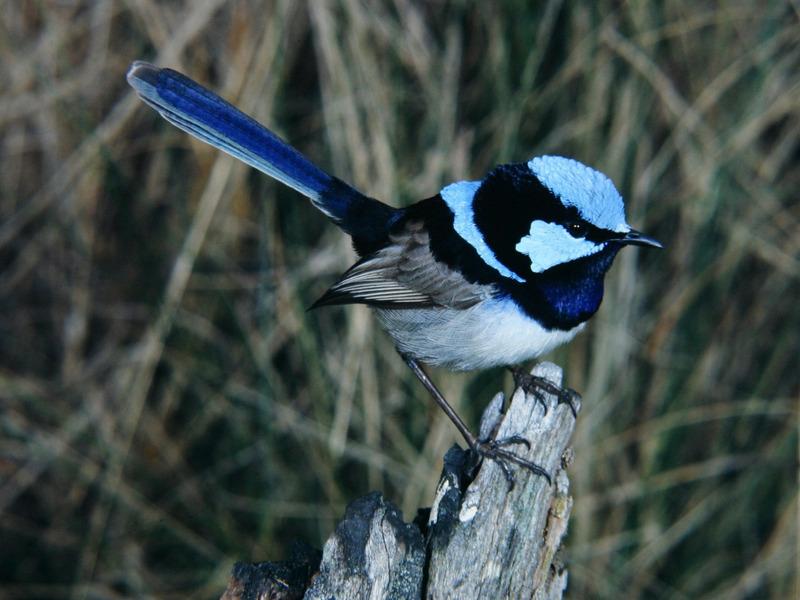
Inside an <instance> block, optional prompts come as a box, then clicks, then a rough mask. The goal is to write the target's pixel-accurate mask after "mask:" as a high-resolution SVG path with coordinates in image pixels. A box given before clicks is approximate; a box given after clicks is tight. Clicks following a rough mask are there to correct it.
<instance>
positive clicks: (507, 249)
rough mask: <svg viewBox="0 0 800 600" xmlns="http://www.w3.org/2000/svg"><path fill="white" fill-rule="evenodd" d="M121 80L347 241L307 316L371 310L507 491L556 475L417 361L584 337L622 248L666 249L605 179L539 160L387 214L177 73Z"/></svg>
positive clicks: (452, 362) (445, 362) (515, 361)
mask: <svg viewBox="0 0 800 600" xmlns="http://www.w3.org/2000/svg"><path fill="white" fill-rule="evenodd" d="M127 81H128V83H129V84H130V85H131V86H132V87H133V89H134V90H135V91H136V93H137V94H138V95H139V97H140V98H141V99H142V100H143V101H144V102H145V103H146V104H148V105H149V106H151V107H152V108H154V109H155V110H156V111H157V112H158V113H159V114H160V115H161V116H162V117H163V118H164V119H166V120H167V121H168V122H170V123H172V124H173V125H175V126H177V127H178V128H180V129H182V130H183V131H185V132H187V133H189V134H191V135H192V136H194V137H196V138H198V139H200V140H202V141H204V142H206V143H208V144H210V145H212V146H214V147H216V148H218V149H220V150H222V151H223V152H226V153H228V154H230V155H232V156H234V157H235V158H237V159H239V160H241V161H243V162H244V163H246V164H248V165H250V166H251V167H254V168H255V169H257V170H259V171H261V172H263V173H265V174H267V175H269V176H271V177H273V178H275V179H276V180H278V181H280V182H282V183H283V184H285V185H287V186H289V187H290V188H293V189H294V190H296V191H297V192H299V193H300V194H302V195H304V196H306V197H307V198H308V199H310V200H311V203H312V204H313V205H314V206H315V207H316V208H318V209H319V210H320V211H322V213H324V214H325V215H326V216H327V217H328V218H329V219H330V220H331V221H333V223H334V224H336V225H337V226H338V227H339V228H340V229H342V230H343V231H344V232H345V233H346V234H348V235H349V236H350V237H351V239H352V244H353V248H354V250H355V252H356V254H357V255H358V257H359V258H358V261H357V262H356V263H355V264H353V265H352V266H351V267H350V268H349V269H348V270H346V271H345V272H344V274H343V275H342V276H341V277H340V278H339V279H338V281H336V282H335V283H334V284H333V285H332V286H331V287H330V288H329V289H328V290H327V291H326V292H325V293H324V294H323V295H322V297H320V298H319V300H317V301H316V302H315V303H314V304H313V305H312V308H319V307H322V306H328V305H339V304H365V305H368V306H369V307H371V308H372V309H373V311H374V313H375V315H376V317H377V320H378V321H379V323H380V324H381V325H382V327H383V328H384V329H385V330H386V332H388V334H389V336H390V337H391V338H392V340H393V341H394V344H395V347H396V349H397V352H398V353H399V355H400V356H401V357H402V359H403V360H404V361H405V363H406V364H407V365H408V366H409V367H410V368H411V370H412V371H413V373H414V374H415V375H416V377H417V378H418V379H419V380H420V382H421V383H422V384H423V385H424V387H425V388H426V389H427V391H428V392H429V393H430V394H431V396H432V397H433V399H434V400H435V401H436V403H437V404H438V405H439V406H440V407H441V408H442V409H443V410H444V412H445V413H446V414H447V416H448V417H449V418H450V419H451V420H452V422H453V424H454V425H455V427H456V428H457V429H458V431H459V432H460V433H461V435H462V436H463V437H464V439H465V441H466V443H467V445H468V446H469V449H470V450H472V451H473V452H474V454H475V456H477V457H478V460H479V461H480V460H482V459H490V460H492V461H494V462H496V463H497V464H498V465H499V466H500V467H501V468H502V470H503V473H504V474H505V476H506V478H507V479H508V480H509V483H510V484H512V485H513V481H514V478H513V474H512V473H511V468H510V466H509V465H510V464H516V465H517V466H520V467H523V468H526V469H528V470H530V471H532V472H534V473H536V474H538V475H541V476H543V477H545V478H546V479H547V480H548V481H549V480H550V476H549V474H548V473H547V471H546V470H545V469H544V468H542V467H540V466H539V465H536V464H535V463H533V462H531V461H528V460H527V459H525V458H523V457H521V456H519V454H517V453H515V452H513V451H512V450H511V447H512V446H514V445H517V444H521V445H527V446H529V441H528V440H526V439H525V438H523V437H521V436H511V437H509V438H505V439H500V440H492V439H479V438H478V437H477V436H476V435H474V434H473V433H472V432H471V431H470V429H469V427H468V426H467V425H466V423H465V422H464V421H463V420H462V419H461V417H460V416H459V415H458V414H457V412H456V411H455V410H454V409H453V408H452V406H451V405H450V404H449V403H448V401H447V400H446V399H445V398H444V396H443V395H442V393H441V392H440V391H439V389H438V388H437V387H436V385H435V384H434V383H433V381H432V380H431V379H430V377H429V376H428V374H427V373H426V372H425V370H424V369H423V365H426V366H432V367H443V368H446V369H450V370H454V371H473V370H480V369H488V368H491V367H498V366H503V367H507V368H511V369H512V371H513V372H514V373H515V377H517V376H520V374H521V373H522V371H521V369H519V368H518V365H520V364H521V363H523V362H525V361H527V360H531V359H535V358H537V357H539V356H541V355H542V354H545V353H547V352H549V351H550V350H552V349H554V348H556V347H557V346H560V345H562V344H565V343H567V342H569V341H570V340H572V339H573V338H574V337H575V335H576V334H577V333H578V332H580V331H581V330H582V329H583V328H584V326H585V325H586V322H587V321H588V320H589V318H590V317H592V315H594V314H595V312H596V311H597V310H598V308H599V307H600V303H601V301H602V299H603V284H604V279H605V275H606V273H607V271H608V270H609V268H610V267H611V264H612V262H613V261H614V258H615V257H616V255H617V253H618V252H619V251H620V250H621V249H622V248H623V247H625V246H630V245H634V246H649V247H654V248H661V247H663V246H662V245H661V243H659V242H658V241H657V240H656V239H654V238H652V237H648V236H646V235H644V234H642V233H640V232H639V231H637V230H635V229H633V228H632V227H631V226H630V225H628V223H627V221H626V218H625V210H624V202H623V199H622V196H621V195H620V193H619V191H618V190H617V188H616V187H615V186H614V184H613V182H612V181H611V180H610V179H609V178H608V177H607V176H606V175H604V174H603V173H601V172H599V171H597V170H595V169H593V168H591V167H588V166H586V165H584V164H583V163H581V162H578V161H577V160H574V159H572V158H566V157H563V156H555V155H542V156H536V157H534V158H532V159H530V160H528V161H527V162H519V163H510V164H502V165H499V166H497V167H495V168H493V169H492V170H491V171H489V173H488V174H487V175H486V176H485V177H484V178H483V179H481V180H475V181H458V182H455V183H451V184H449V185H446V186H445V187H443V188H442V189H441V190H440V191H439V192H438V193H436V194H435V195H433V196H431V197H429V198H426V199H423V200H420V201H419V202H416V203H414V204H411V205H409V206H406V207H402V208H395V207H392V206H390V205H388V204H385V203H383V202H381V201H379V200H376V199H374V198H371V197H369V196H367V195H365V194H363V193H362V192H360V191H358V190H356V189H355V188H353V187H352V186H350V185H349V184H347V183H345V182H344V181H342V180H340V179H338V178H337V177H334V176H332V175H329V174H328V173H326V172H325V171H323V170H322V169H321V168H319V167H318V166H316V165H315V164H313V163H312V162H311V161H310V160H309V159H308V158H306V157H305V156H303V155H302V154H301V153H300V152H299V151H297V150H296V149H295V148H294V147H292V146H290V145H289V144H288V143H287V142H285V141H283V140H282V139H280V138H279V137H278V136H277V135H276V134H274V133H273V132H272V131H270V130H269V129H267V128H266V127H264V126H263V125H261V124H260V123H258V122H257V121H256V120H254V119H253V118H251V117H250V116H248V115H246V114H244V113H243V112H241V111H240V110H239V109H237V108H236V107H234V106H233V105H232V104H230V103H228V102H227V101H226V100H224V99H222V98H220V97H219V96H218V95H217V94H215V93H214V92H212V91H210V90H209V89H207V88H206V87H204V86H202V85H201V84H199V83H197V82H195V81H193V80H192V79H190V78H189V77H187V76H185V75H183V74H181V73H179V72H177V71H174V70H172V69H168V68H159V67H156V66H154V65H152V64H150V63H147V62H144V61H135V62H133V63H132V64H131V66H130V68H129V70H128V72H127ZM525 384H526V386H528V387H530V388H531V389H536V388H537V387H538V388H541V389H545V390H547V391H555V392H556V393H557V394H558V398H559V401H560V402H562V401H563V402H566V403H568V404H570V408H572V409H573V413H574V412H575V411H574V407H573V406H572V404H571V401H570V396H569V394H568V393H565V392H566V391H565V390H562V389H561V388H558V387H556V386H553V384H549V383H548V382H546V381H545V380H537V379H536V378H534V377H533V376H532V375H528V379H527V380H525ZM554 387H555V390H553V389H552V388H554ZM539 398H540V401H541V397H539Z"/></svg>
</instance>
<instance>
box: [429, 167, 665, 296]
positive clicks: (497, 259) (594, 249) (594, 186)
mask: <svg viewBox="0 0 800 600" xmlns="http://www.w3.org/2000/svg"><path fill="white" fill-rule="evenodd" d="M441 195H442V198H443V199H444V200H445V202H447V204H448V205H449V206H450V208H451V210H452V211H453V214H454V227H455V229H456V231H457V232H458V233H459V235H460V236H461V237H462V238H464V239H465V240H466V241H467V242H469V243H470V244H471V245H472V246H473V247H474V248H475V249H476V250H477V251H478V254H479V255H480V256H481V258H483V260H484V261H485V262H486V263H487V264H488V265H489V266H490V267H492V268H494V269H495V270H496V271H498V273H500V275H502V276H504V277H508V278H511V279H514V280H516V281H519V282H523V281H526V280H528V279H529V278H530V277H531V274H536V273H545V272H547V271H548V270H550V269H553V268H556V267H560V266H562V265H566V264H569V263H572V262H574V261H578V260H582V259H586V258H588V257H591V256H593V255H597V256H598V258H599V257H601V256H602V257H604V260H603V261H602V262H603V264H604V265H606V268H607V265H610V262H611V261H610V259H609V258H608V257H609V254H610V255H611V258H613V255H614V254H616V251H617V250H618V249H619V248H621V247H622V246H624V245H628V244H635V245H640V246H653V247H657V248H660V247H661V244H660V243H659V242H657V241H656V240H654V239H653V238H650V237H647V236H644V235H642V234H641V233H639V232H638V231H636V230H634V229H632V228H631V226H630V225H628V223H627V222H626V220H625V210H624V204H623V201H622V196H620V194H619V192H618V191H617V189H616V188H615V187H614V184H613V183H612V182H611V180H610V179H609V178H608V177H606V176H605V175H603V174H602V173H600V172H599V171H596V170H594V169H592V168H590V167H587V166H586V165H584V164H582V163H580V162H578V161H576V160H572V159H569V158H563V157H560V156H538V157H536V158H533V159H531V160H530V161H528V162H527V163H517V164H509V165H501V166H499V167H496V168H495V169H494V170H492V171H491V172H490V173H489V174H488V175H487V176H486V178H484V180H483V181H480V182H471V181H465V182H459V183H455V184H452V185H449V186H447V187H445V188H444V189H443V190H442V192H441Z"/></svg>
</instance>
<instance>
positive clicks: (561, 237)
mask: <svg viewBox="0 0 800 600" xmlns="http://www.w3.org/2000/svg"><path fill="white" fill-rule="evenodd" d="M514 249H515V250H516V251H517V252H519V253H521V254H525V255H527V256H528V257H529V258H530V259H531V271H533V272H534V273H542V272H544V271H546V270H547V269H549V268H551V267H555V266H557V265H560V264H563V263H566V262H569V261H572V260H576V259H578V258H583V257H584V256H589V255H590V254H594V253H595V252H599V251H600V250H602V249H603V244H595V243H594V242H590V241H589V240H585V239H582V238H575V237H572V236H571V235H570V234H569V233H567V230H566V229H564V228H563V227H562V226H561V225H557V224H555V223H547V222H546V221H534V222H533V223H531V232H530V233H529V234H528V235H526V236H525V237H523V238H522V239H521V240H520V241H519V243H517V245H516V246H515V247H514Z"/></svg>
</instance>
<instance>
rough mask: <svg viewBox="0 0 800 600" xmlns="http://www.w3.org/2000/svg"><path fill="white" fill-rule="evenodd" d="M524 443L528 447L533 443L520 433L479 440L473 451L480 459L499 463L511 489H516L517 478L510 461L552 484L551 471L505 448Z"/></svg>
mask: <svg viewBox="0 0 800 600" xmlns="http://www.w3.org/2000/svg"><path fill="white" fill-rule="evenodd" d="M514 445H523V446H525V447H527V448H530V447H531V443H530V442H529V441H528V440H526V439H525V438H524V437H522V436H520V435H512V436H509V437H507V438H502V439H499V440H478V441H476V442H475V444H474V445H473V447H472V451H473V452H474V453H475V454H476V455H477V456H478V457H479V459H480V460H483V459H487V458H488V459H489V460H492V461H494V462H495V463H497V465H498V466H499V467H500V470H501V471H502V472H503V476H504V477H505V478H506V481H507V482H508V489H509V491H510V490H512V489H514V485H515V484H516V478H515V477H514V473H513V472H512V470H511V467H510V465H509V463H513V464H515V465H518V466H520V467H523V468H525V469H528V470H529V471H531V472H532V473H533V474H535V475H540V476H541V477H544V478H545V479H546V480H547V483H548V484H552V479H551V478H550V473H548V472H547V471H546V470H544V469H543V468H542V467H540V466H539V465H537V464H535V463H532V462H531V461H529V460H527V459H525V458H522V457H521V456H517V455H516V454H514V453H513V452H509V451H508V450H506V449H505V447H506V446H514Z"/></svg>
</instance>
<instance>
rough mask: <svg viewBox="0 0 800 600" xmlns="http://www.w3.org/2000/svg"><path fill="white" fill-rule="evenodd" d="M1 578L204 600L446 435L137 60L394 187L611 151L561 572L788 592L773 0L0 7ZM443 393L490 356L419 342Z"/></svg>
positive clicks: (384, 190)
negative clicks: (623, 242) (615, 218)
mask: <svg viewBox="0 0 800 600" xmlns="http://www.w3.org/2000/svg"><path fill="white" fill-rule="evenodd" d="M0 52H2V60H1V61H0V81H2V84H0V220H1V222H0V265H1V269H2V270H1V271H0V315H1V316H0V402H1V403H2V413H0V538H2V540H3V541H2V544H0V596H1V597H4V598H23V597H25V598H32V597H39V598H65V597H70V598H85V597H90V598H113V597H161V598H167V597H186V596H192V597H203V598H205V597H208V598H211V597H215V596H216V595H218V594H219V593H220V591H221V590H222V588H223V587H224V585H225V582H226V579H227V574H228V570H229V568H230V566H231V564H232V562H233V561H234V560H236V559H252V560H258V559H261V560H263V559H266V558H268V557H269V558H280V557H281V555H282V553H283V552H284V551H285V550H286V548H287V546H288V543H289V541H290V540H291V539H293V538H297V537H299V538H303V539H305V540H307V541H309V542H311V543H313V544H316V545H320V544H321V542H322V541H323V540H324V538H325V537H326V535H327V534H328V533H329V532H330V530H331V528H332V526H333V524H334V522H335V520H336V518H337V516H339V515H340V514H341V513H342V510H343V508H344V506H345V504H346V503H347V502H348V501H349V500H351V499H353V498H355V497H357V496H359V495H362V494H364V493H366V492H367V491H369V490H371V489H380V490H382V491H384V492H385V493H386V494H387V496H388V497H389V498H391V499H392V500H394V501H396V502H397V503H398V504H400V505H401V506H402V508H403V509H404V510H405V514H406V517H407V518H410V517H412V516H413V514H414V511H415V509H416V508H417V507H418V506H423V505H426V504H427V503H429V502H430V499H431V494H432V489H433V486H434V483H435V480H436V478H437V475H438V471H439V468H440V463H439V460H440V457H441V455H442V454H443V452H444V451H445V450H446V449H447V447H448V446H449V445H450V444H452V443H453V442H454V441H458V440H457V436H456V432H455V430H454V429H453V428H452V427H451V426H450V425H449V423H448V422H447V421H446V419H445V417H444V416H443V415H442V414H440V412H439V411H438V410H437V409H436V408H435V407H434V406H433V404H432V402H430V401H429V400H428V398H427V397H426V395H425V393H424V390H423V389H422V388H421V386H419V385H418V384H417V383H416V382H415V381H414V380H413V378H412V376H411V375H410V373H408V372H407V370H406V369H405V367H404V365H403V364H402V362H401V361H400V360H399V359H398V358H397V357H396V356H395V355H394V354H393V351H392V347H391V344H390V342H389V341H388V339H387V337H386V336H385V335H384V334H383V333H382V332H380V331H378V330H377V328H376V326H375V324H374V322H373V320H372V318H371V316H370V315H369V313H368V311H366V310H365V309H363V308H362V307H348V308H334V309H327V310H320V311H315V312H306V310H305V309H306V307H307V306H309V305H310V304H311V302H312V301H313V300H314V299H315V298H316V297H317V296H318V295H319V294H321V293H322V292H323V291H324V289H325V288H326V286H327V285H329V284H330V283H332V282H333V281H334V279H335V277H336V275H337V274H338V273H339V272H341V271H342V270H343V269H344V268H346V267H347V266H348V265H349V263H350V261H351V260H352V259H353V253H352V251H351V250H350V248H349V246H348V242H347V240H346V239H345V237H344V236H343V235H342V234H341V233H339V232H338V231H337V230H336V228H335V227H332V226H331V225H330V224H329V223H327V222H326V221H325V219H324V217H323V216H322V215H321V214H319V213H318V212H316V211H315V210H314V209H313V208H312V207H311V205H310V204H309V203H308V202H306V201H305V200H303V199H302V198H300V197H298V195H297V194H295V193H292V192H290V191H287V190H285V189H282V188H280V187H279V186H277V185H275V184H274V183H273V182H271V181H269V180H268V179H267V178H266V177H263V176H260V175H258V174H255V173H253V172H252V171H250V170H248V169H247V168H245V167H243V166H242V165H240V164H237V163H235V162H234V161H232V160H230V159H228V158H226V157H224V156H222V155H220V154H219V153H218V152H215V151H213V150H212V149H209V148H208V147H206V146H203V145H201V144H199V143H195V142H193V141H192V140H190V139H189V138H188V137H187V136H186V135H184V134H183V133H181V132H179V131H177V130H176V129H174V128H172V127H171V126H169V125H167V124H166V123H164V122H162V121H161V120H159V119H157V118H156V117H155V115H154V114H153V113H152V111H150V110H149V109H146V108H145V107H143V105H142V104H141V103H140V102H139V101H138V100H137V99H135V98H134V95H133V93H132V92H131V90H130V89H129V88H128V87H127V85H126V84H125V81H124V73H125V70H126V68H127V66H128V64H129V63H130V62H131V61H132V60H133V59H137V58H142V59H147V60H150V61H152V62H156V63H157V64H159V65H162V66H167V65H169V66H172V67H174V68H178V69H180V70H183V71H184V72H186V73H188V74H189V75H190V76H192V77H194V78H196V79H198V80H200V81H202V82H204V83H206V84H207V85H209V86H210V87H212V88H213V89H215V90H218V91H219V92H220V93H221V94H222V95H223V96H225V97H227V98H229V99H231V100H232V101H234V103H235V104H237V105H239V106H241V107H242V108H243V109H244V110H246V111H248V112H250V113H252V114H254V115H255V116H256V117H257V118H259V119H260V120H261V121H263V122H265V123H267V124H269V125H270V126H271V127H272V128H274V129H275V130H276V131H277V132H279V133H280V134H281V135H282V136H284V137H285V138H287V139H289V140H291V141H292V143H294V144H296V145H297V146H298V147H299V148H300V149H301V150H302V151H303V152H305V153H307V154H308V155H309V156H311V157H312V158H313V159H314V160H315V161H317V162H319V163H320V164H321V165H323V166H324V167H326V168H327V169H329V170H330V171H331V172H333V173H335V174H337V175H339V176H340V177H342V178H344V179H346V180H349V181H351V182H353V183H354V184H356V185H357V186H358V187H360V188H361V189H363V190H365V191H366V192H368V193H369V194H371V195H374V196H376V197H379V198H383V199H386V200H388V201H389V202H392V203H395V204H397V205H400V204H404V203H409V202H411V201H413V200H415V199H419V198H422V197H427V196H429V195H431V194H433V193H435V192H436V191H438V189H440V187H441V186H442V185H443V184H445V183H447V182H450V181H453V180H457V179H463V178H477V177H480V176H481V175H482V174H483V173H485V172H486V171H487V170H488V169H489V168H490V167H491V166H493V165H494V164H497V163H499V162H503V161H512V160H513V161H520V160H526V159H527V158H529V157H530V156H532V155H535V154H540V153H561V154H567V155H572V156H575V157H576V158H579V159H580V160H583V161H584V162H587V163H589V164H592V165H595V166H597V167H598V168H600V169H601V170H603V171H605V172H606V173H608V174H609V175H610V176H611V177H612V178H613V179H614V180H615V181H616V182H617V183H618V184H619V187H620V189H621V190H622V192H623V195H624V196H625V197H626V198H627V207H628V208H627V210H628V215H629V221H630V222H631V223H633V224H634V225H635V226H637V227H638V228H640V229H642V230H644V231H646V232H648V233H651V234H653V235H655V236H657V237H658V238H659V239H661V240H663V241H664V242H665V243H666V246H667V249H666V250H665V251H663V252H660V253H659V252H640V251H637V250H626V251H625V252H623V253H622V255H621V256H620V257H619V259H618V260H617V262H616V264H615V266H614V268H613V270H612V272H611V273H610V276H609V278H608V283H607V292H606V294H607V295H606V301H605V302H604V305H603V307H602V309H601V311H600V313H599V314H598V315H597V316H596V318H595V319H594V321H593V324H592V325H591V326H590V328H589V331H588V332H587V333H585V334H583V335H582V336H581V337H580V338H579V339H577V340H576V341H575V342H574V343H573V344H571V345H570V346H569V347H568V348H567V349H563V350H561V351H559V352H558V353H557V354H556V356H555V359H556V360H557V362H559V363H560V364H562V365H564V367H565V369H566V371H567V378H568V383H569V384H570V385H571V386H572V387H574V388H576V389H578V390H580V391H581V392H582V393H583V395H584V398H585V404H584V411H583V413H582V414H581V415H580V419H579V427H578V432H577V435H576V438H575V440H574V442H575V451H576V462H575V465H574V467H573V469H572V478H573V482H574V492H575V496H576V506H575V511H574V516H573V519H572V522H571V531H570V538H569V545H568V546H569V548H568V555H567V557H566V558H567V560H568V564H569V568H570V591H569V595H570V596H571V597H572V598H726V599H727V598H733V599H736V598H742V599H744V598H789V597H797V593H798V590H797V577H798V575H797V571H798V569H797V566H798V531H797V530H798V520H797V516H798V478H797V465H798V428H799V426H800V424H799V422H798V393H800V375H798V370H799V369H798V367H800V360H799V359H798V356H800V342H799V340H800V310H798V300H800V285H798V284H799V283H800V282H799V281H798V279H800V227H798V222H799V219H800V208H799V203H798V189H800V168H798V167H800V144H799V143H798V139H799V137H798V136H799V135H800V100H799V99H800V4H798V3H797V2H796V1H793V2H778V1H764V2H752V1H747V2H745V1H732V2H719V3H714V2H688V1H687V2H684V1H678V0H666V1H665V2H662V3H645V2H629V3H623V2H609V1H603V2H589V1H586V2H561V1H550V2H506V3H497V4H495V5H494V6H492V7H491V8H490V7H488V6H485V5H484V4H483V3H475V4H473V3H468V2H458V1H453V2H431V3H422V2H412V1H410V0H393V1H389V0H387V1H383V2H366V1H357V0H340V1H330V2H311V1H310V2H296V1H292V0H275V1H264V2H255V1H253V2H244V1H237V2H222V1H221V0H210V1H206V2H199V1H198V2H165V3H160V2H154V1H152V0H127V1H119V2H111V1H108V2H103V1H97V2H79V1H74V2H46V1H43V0H40V1H29V2H22V1H20V2H6V3H3V9H2V14H1V16H0ZM435 376H436V377H437V379H438V381H440V382H441V384H442V386H443V388H444V390H445V392H446V394H447V395H448V397H449V398H451V399H452V400H454V401H455V402H456V403H457V404H459V405H460V406H461V410H463V411H464V412H465V413H466V414H467V415H468V416H469V418H470V420H471V421H472V422H474V421H475V419H476V417H477V415H478V414H479V412H480V410H481V408H482V407H483V406H484V405H485V403H486V402H487V401H488V400H489V398H490V397H491V395H492V394H493V392H494V391H495V390H496V389H498V388H499V387H502V386H505V387H506V389H509V388H510V381H509V379H508V377H507V376H506V374H505V373H503V372H502V371H500V370H497V371H489V372H485V373H478V374H474V375H451V374H447V373H444V372H437V373H435Z"/></svg>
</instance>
